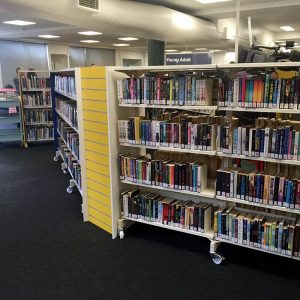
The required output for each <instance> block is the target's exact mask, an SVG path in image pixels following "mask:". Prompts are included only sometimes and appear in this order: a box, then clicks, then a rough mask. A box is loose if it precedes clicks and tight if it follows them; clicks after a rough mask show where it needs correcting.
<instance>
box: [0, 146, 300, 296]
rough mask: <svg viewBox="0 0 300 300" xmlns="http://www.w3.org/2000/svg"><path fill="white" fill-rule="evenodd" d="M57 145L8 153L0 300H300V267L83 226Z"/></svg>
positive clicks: (3, 171) (1, 191) (0, 219)
mask: <svg viewBox="0 0 300 300" xmlns="http://www.w3.org/2000/svg"><path fill="white" fill-rule="evenodd" d="M53 154H54V148H53V146H51V145H46V146H31V147H30V148H28V149H21V148H15V147H1V146H0V205H1V208H0V299H1V300H2V299H8V300H10V299H41V300H42V299H103V300H106V299H141V300H142V299H173V300H177V299H197V300H198V299H199V300H203V299H204V300H205V299H264V300H266V299H298V298H299V296H300V280H299V279H300V262H297V261H293V260H289V259H286V258H282V257H278V256H275V255H270V254H265V253H260V252H257V251H253V250H248V249H244V248H240V247H237V246H231V245H225V244H223V245H221V247H220V252H222V254H224V255H225V256H226V258H227V260H226V261H225V262H224V264H223V265H221V266H217V265H215V264H213V263H212V261H211V259H210V256H209V254H208V249H209V242H208V240H206V239H203V238H197V237H195V236H190V235H185V234H181V233H177V232H172V231H168V230H163V229H161V228H154V227H151V226H146V225H145V226H144V225H142V224H136V225H134V226H132V227H131V228H130V229H128V230H127V232H126V237H125V239H124V240H119V239H116V240H112V239H111V236H110V235H109V234H107V233H105V232H103V231H102V230H100V229H99V228H97V227H95V226H94V225H92V224H90V223H83V221H82V215H81V213H80V205H81V199H80V196H79V194H78V192H77V193H73V194H72V195H69V194H67V192H66V187H67V186H68V179H69V178H68V175H64V174H62V172H61V170H60V164H59V163H55V162H53Z"/></svg>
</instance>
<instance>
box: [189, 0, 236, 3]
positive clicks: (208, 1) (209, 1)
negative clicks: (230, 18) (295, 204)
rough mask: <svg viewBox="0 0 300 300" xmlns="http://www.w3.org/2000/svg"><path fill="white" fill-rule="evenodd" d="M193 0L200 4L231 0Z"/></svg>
mask: <svg viewBox="0 0 300 300" xmlns="http://www.w3.org/2000/svg"><path fill="white" fill-rule="evenodd" d="M195 1H197V2H199V3H202V4H210V3H218V2H229V1H232V0H195Z"/></svg>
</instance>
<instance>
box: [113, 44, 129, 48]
mask: <svg viewBox="0 0 300 300" xmlns="http://www.w3.org/2000/svg"><path fill="white" fill-rule="evenodd" d="M113 46H115V47H128V46H130V45H129V44H113Z"/></svg>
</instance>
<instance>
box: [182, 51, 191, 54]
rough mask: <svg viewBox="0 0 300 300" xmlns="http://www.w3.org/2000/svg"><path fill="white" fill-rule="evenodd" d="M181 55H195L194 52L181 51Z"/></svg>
mask: <svg viewBox="0 0 300 300" xmlns="http://www.w3.org/2000/svg"><path fill="white" fill-rule="evenodd" d="M180 53H181V54H190V53H193V52H192V51H181V52H180Z"/></svg>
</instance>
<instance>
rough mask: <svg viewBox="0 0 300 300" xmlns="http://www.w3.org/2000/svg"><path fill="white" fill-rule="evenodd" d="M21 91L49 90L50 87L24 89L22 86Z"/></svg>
mask: <svg viewBox="0 0 300 300" xmlns="http://www.w3.org/2000/svg"><path fill="white" fill-rule="evenodd" d="M22 91H23V92H50V88H31V89H26V88H22Z"/></svg>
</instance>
